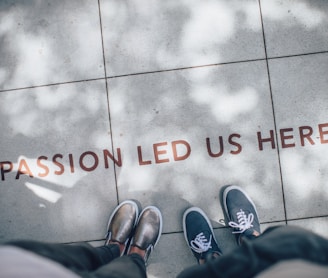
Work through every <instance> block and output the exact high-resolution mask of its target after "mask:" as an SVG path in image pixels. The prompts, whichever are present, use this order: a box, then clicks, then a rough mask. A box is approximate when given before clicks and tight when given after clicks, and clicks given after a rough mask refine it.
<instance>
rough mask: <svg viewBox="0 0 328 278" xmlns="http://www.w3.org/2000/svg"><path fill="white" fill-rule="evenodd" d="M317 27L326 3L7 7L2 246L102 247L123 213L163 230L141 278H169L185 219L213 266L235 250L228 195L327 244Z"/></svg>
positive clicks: (182, 248) (1, 78)
mask: <svg viewBox="0 0 328 278" xmlns="http://www.w3.org/2000/svg"><path fill="white" fill-rule="evenodd" d="M260 11H261V12H260ZM327 11H328V3H326V1H323V0H322V1H309V0H302V1H289V0H287V1H276V0H272V1H271V0H270V1H269V0H261V1H257V0H248V1H240V0H235V1H226V0H206V1H200V0H193V1H189V0H188V1H178V2H177V1H173V0H172V1H165V2H163V1H159V0H154V1H152V2H151V3H150V2H149V1H147V3H146V1H141V2H140V1H138V3H137V1H132V0H128V1H114V0H108V1H105V0H99V1H96V0H93V1H77V0H74V1H68V0H65V1H61V2H60V3H56V4H54V3H53V1H48V0H47V1H41V2H40V1H34V0H31V1H17V0H8V1H2V2H1V3H0V58H1V59H0V126H1V133H0V163H1V165H2V168H1V169H0V173H1V180H0V226H1V229H0V242H2V241H5V240H10V239H18V238H23V239H38V240H47V241H52V242H63V243H72V242H79V241H81V242H91V243H92V244H93V245H94V246H99V245H102V244H103V240H104V235H105V229H106V224H107V221H108V217H109V214H110V213H111V211H112V210H113V209H114V207H115V206H116V205H117V203H118V202H120V201H123V200H124V199H127V198H134V199H138V200H140V201H141V203H142V204H143V206H146V205H150V204H151V205H156V206H158V207H159V208H160V209H161V211H162V212H163V216H164V230H163V231H164V233H163V236H162V238H161V240H160V242H159V244H158V246H157V248H156V249H155V251H154V253H153V254H152V256H151V259H150V265H149V267H148V274H149V277H165V278H166V277H174V276H175V275H176V274H177V273H179V272H180V271H181V270H182V269H183V268H185V267H187V266H190V265H194V264H195V260H194V258H193V255H192V253H191V252H190V250H188V248H187V246H186V243H185V240H184V236H183V233H182V223H181V217H182V214H183V212H184V210H185V209H186V208H188V207H190V206H199V207H201V208H202V209H203V210H204V211H205V212H206V213H207V214H208V216H209V218H210V219H211V221H212V224H213V226H214V227H215V234H216V236H217V238H218V240H219V241H220V244H221V246H222V249H223V251H224V252H229V251H231V250H232V249H233V248H234V247H235V242H234V238H233V235H232V234H231V233H230V230H229V229H228V228H227V227H225V226H224V221H223V213H222V209H221V207H220V204H219V192H220V189H221V188H222V187H223V186H224V185H226V184H238V185H240V186H242V187H244V189H245V190H246V191H247V192H248V193H249V195H250V196H251V197H252V198H253V200H254V202H255V203H256V205H257V208H258V211H259V216H260V220H261V222H262V223H263V224H262V230H264V229H265V228H266V227H268V226H272V225H285V224H288V225H300V226H303V227H306V228H309V229H311V230H313V231H315V232H317V233H319V234H321V235H323V236H327V233H326V230H327V223H328V221H327V216H328V207H327V198H328V197H327V194H328V193H327V182H326V181H327V176H328V173H327V171H326V169H327V167H326V166H327V162H326V157H327V155H326V154H327V146H328V145H327V141H328V124H327V123H328V119H327V103H328V99H327V86H328V79H327V74H326V73H327V64H328V63H327V62H328V61H327V60H328V40H327V38H328V36H327V25H328V22H327V18H328V17H327ZM262 23H263V27H264V29H262ZM263 35H264V37H263ZM264 42H265V43H264ZM316 52H321V53H319V54H318V53H317V54H313V53H316ZM266 54H267V55H268V59H266V56H265V55H266ZM289 55H296V56H297V57H288V56H289ZM278 56H279V57H282V56H283V57H284V58H279V59H274V57H278ZM104 66H106V75H105V68H104ZM147 72H148V73H147ZM150 72H151V73H150ZM140 73H146V74H140ZM121 75H123V76H121ZM118 76H121V77H118ZM106 77H108V79H107V80H106ZM77 81H79V82H77ZM106 82H107V83H106ZM22 88H26V89H22ZM207 138H208V139H207ZM221 140H222V141H221ZM294 144H295V146H294ZM303 145H304V146H303ZM112 147H113V149H112ZM221 152H222V153H221ZM111 155H113V156H111ZM31 176H33V177H31ZM286 217H287V219H286Z"/></svg>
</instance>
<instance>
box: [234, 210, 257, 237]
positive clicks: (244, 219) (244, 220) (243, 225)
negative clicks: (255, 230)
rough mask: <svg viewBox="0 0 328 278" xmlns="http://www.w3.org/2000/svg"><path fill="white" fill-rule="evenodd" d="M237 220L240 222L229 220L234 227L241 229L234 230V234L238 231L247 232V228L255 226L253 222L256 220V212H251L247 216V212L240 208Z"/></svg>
mask: <svg viewBox="0 0 328 278" xmlns="http://www.w3.org/2000/svg"><path fill="white" fill-rule="evenodd" d="M237 220H238V223H236V222H233V221H230V222H229V226H230V227H232V228H234V229H239V231H234V232H232V233H233V234H238V233H240V234H241V233H243V232H245V231H246V230H247V229H249V228H251V227H253V225H252V223H253V220H254V214H253V213H250V214H248V216H246V214H245V212H244V211H243V210H242V209H240V211H239V212H237Z"/></svg>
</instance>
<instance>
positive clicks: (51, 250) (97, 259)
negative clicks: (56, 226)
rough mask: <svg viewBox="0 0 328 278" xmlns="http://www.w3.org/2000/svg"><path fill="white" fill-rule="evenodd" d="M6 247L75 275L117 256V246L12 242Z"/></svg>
mask: <svg viewBox="0 0 328 278" xmlns="http://www.w3.org/2000/svg"><path fill="white" fill-rule="evenodd" d="M6 245H12V246H16V247H19V248H22V249H25V250H27V251H30V252H33V253H35V254H37V255H40V256H42V257H45V258H48V259H50V260H52V261H55V262H57V263H59V264H61V265H63V266H65V267H66V268H68V269H70V270H72V271H74V272H76V273H81V272H89V271H94V270H96V269H97V268H99V267H101V266H103V265H104V264H107V263H108V262H110V261H112V260H113V259H115V258H117V257H118V256H119V247H118V246H117V245H108V246H102V247H98V248H94V247H92V246H90V245H89V244H80V245H66V244H54V243H43V242H37V241H13V242H9V243H6Z"/></svg>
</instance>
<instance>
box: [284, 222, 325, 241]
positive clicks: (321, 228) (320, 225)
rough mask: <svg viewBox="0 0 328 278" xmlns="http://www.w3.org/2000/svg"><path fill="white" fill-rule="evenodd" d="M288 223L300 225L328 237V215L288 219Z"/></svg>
mask: <svg viewBox="0 0 328 278" xmlns="http://www.w3.org/2000/svg"><path fill="white" fill-rule="evenodd" d="M288 225H296V226H300V227H302V228H304V229H307V230H310V231H312V232H314V233H316V234H318V235H320V236H323V237H325V238H327V239H328V232H327V231H328V217H315V218H306V219H297V220H292V221H288Z"/></svg>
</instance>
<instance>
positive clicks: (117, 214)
mask: <svg viewBox="0 0 328 278" xmlns="http://www.w3.org/2000/svg"><path fill="white" fill-rule="evenodd" d="M139 207H140V206H139V204H138V203H137V202H135V201H133V200H126V201H124V202H122V203H121V204H119V205H118V206H117V207H116V208H115V210H114V211H113V213H112V215H111V216H110V218H109V221H108V227H107V236H106V242H105V244H110V243H115V242H116V243H119V244H121V245H124V249H123V251H122V252H121V254H120V255H121V256H123V255H124V254H128V253H129V250H130V248H131V247H132V246H135V247H138V248H139V249H141V250H144V251H145V256H144V258H143V259H144V261H145V263H147V261H148V258H149V255H150V254H151V252H152V250H153V249H154V247H155V246H156V244H157V243H158V241H159V238H160V236H161V234H162V225H163V224H162V223H163V220H162V214H161V212H160V211H159V209H158V208H157V207H155V206H147V207H145V208H144V209H143V210H142V211H141V213H140V215H139V210H140V209H139Z"/></svg>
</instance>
